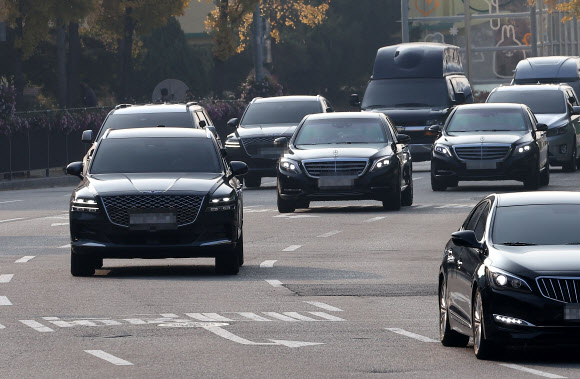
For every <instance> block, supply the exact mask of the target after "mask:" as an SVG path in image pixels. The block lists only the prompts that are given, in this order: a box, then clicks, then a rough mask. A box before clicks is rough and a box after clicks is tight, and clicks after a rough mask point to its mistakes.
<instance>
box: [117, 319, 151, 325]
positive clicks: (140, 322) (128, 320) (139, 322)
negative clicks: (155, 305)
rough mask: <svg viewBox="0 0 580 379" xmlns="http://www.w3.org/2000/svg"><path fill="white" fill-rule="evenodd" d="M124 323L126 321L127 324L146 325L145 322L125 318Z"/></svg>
mask: <svg viewBox="0 0 580 379" xmlns="http://www.w3.org/2000/svg"><path fill="white" fill-rule="evenodd" d="M123 320H124V321H127V322H128V323H129V324H133V325H147V322H146V321H143V320H141V319H139V318H125V319H123Z"/></svg>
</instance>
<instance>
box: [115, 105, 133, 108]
mask: <svg viewBox="0 0 580 379" xmlns="http://www.w3.org/2000/svg"><path fill="white" fill-rule="evenodd" d="M132 106H133V104H118V105H117V106H116V107H115V109H122V108H127V107H132Z"/></svg>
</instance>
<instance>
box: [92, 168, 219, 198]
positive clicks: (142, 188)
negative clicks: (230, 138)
mask: <svg viewBox="0 0 580 379" xmlns="http://www.w3.org/2000/svg"><path fill="white" fill-rule="evenodd" d="M87 181H88V185H89V188H90V189H91V192H93V194H98V195H100V196H106V195H115V194H141V193H151V192H152V191H153V192H154V193H184V192H187V193H191V194H197V195H206V194H207V193H209V192H210V191H211V192H213V189H214V188H217V186H218V185H219V184H220V183H221V182H222V174H212V173H187V174H185V173H163V174H99V175H90V176H89V177H88V178H87Z"/></svg>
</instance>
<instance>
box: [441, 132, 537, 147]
mask: <svg viewBox="0 0 580 379" xmlns="http://www.w3.org/2000/svg"><path fill="white" fill-rule="evenodd" d="M458 134H459V133H458ZM462 134H465V135H457V136H455V135H454V136H450V135H444V136H442V137H440V138H439V139H438V140H437V141H436V142H435V143H443V144H445V145H463V144H478V143H498V144H510V145H511V144H513V143H515V142H518V141H519V140H522V141H521V142H524V141H523V140H524V139H526V136H527V135H528V133H523V132H514V133H510V132H495V133H469V134H467V133H462ZM482 138H483V141H482Z"/></svg>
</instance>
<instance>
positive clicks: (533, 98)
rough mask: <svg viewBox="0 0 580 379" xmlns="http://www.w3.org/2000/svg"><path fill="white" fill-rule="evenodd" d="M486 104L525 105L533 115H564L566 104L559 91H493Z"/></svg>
mask: <svg viewBox="0 0 580 379" xmlns="http://www.w3.org/2000/svg"><path fill="white" fill-rule="evenodd" d="M486 102H487V103H517V104H526V105H527V106H528V107H530V109H531V110H532V112H534V113H535V114H542V113H566V102H565V101H564V94H563V93H562V92H561V91H546V90H536V89H535V90H533V91H525V90H524V91H495V92H493V93H492V94H490V95H489V98H488V99H487V101H486Z"/></svg>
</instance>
